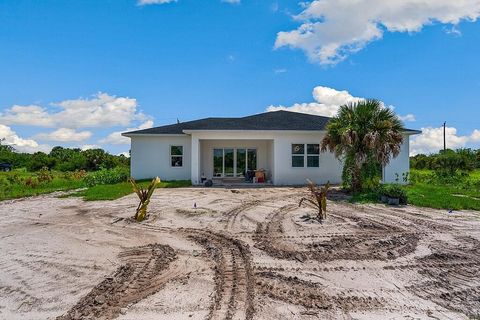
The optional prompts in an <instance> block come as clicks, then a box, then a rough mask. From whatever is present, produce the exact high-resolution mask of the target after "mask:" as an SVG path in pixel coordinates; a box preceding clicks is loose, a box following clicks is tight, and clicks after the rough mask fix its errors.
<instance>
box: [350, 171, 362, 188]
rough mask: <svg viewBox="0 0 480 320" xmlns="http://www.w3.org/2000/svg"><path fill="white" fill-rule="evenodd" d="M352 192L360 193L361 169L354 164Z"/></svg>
mask: <svg viewBox="0 0 480 320" xmlns="http://www.w3.org/2000/svg"><path fill="white" fill-rule="evenodd" d="M352 191H353V192H354V193H357V192H360V191H362V169H361V166H359V165H357V164H355V165H354V167H353V171H352Z"/></svg>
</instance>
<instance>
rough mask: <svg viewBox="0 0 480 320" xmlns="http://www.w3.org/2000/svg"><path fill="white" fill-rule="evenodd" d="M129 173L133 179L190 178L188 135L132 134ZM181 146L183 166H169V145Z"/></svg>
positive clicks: (189, 144) (189, 143)
mask: <svg viewBox="0 0 480 320" xmlns="http://www.w3.org/2000/svg"><path fill="white" fill-rule="evenodd" d="M131 140H132V147H131V150H132V151H131V157H132V158H131V175H132V177H133V178H135V179H148V178H152V177H155V176H159V177H160V179H162V180H190V177H191V171H190V170H191V139H190V136H188V135H185V136H133V137H132V138H131ZM171 145H181V146H183V167H180V168H176V167H171V164H170V162H171V161H170V146H171Z"/></svg>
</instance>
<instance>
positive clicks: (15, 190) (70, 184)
mask: <svg viewBox="0 0 480 320" xmlns="http://www.w3.org/2000/svg"><path fill="white" fill-rule="evenodd" d="M30 177H34V174H32V173H28V172H21V171H13V172H0V201H1V200H8V199H18V198H23V197H32V196H38V195H41V194H46V193H52V192H55V191H68V190H74V189H78V188H81V187H83V182H82V181H81V180H72V179H67V178H66V177H65V176H64V175H63V174H61V173H53V179H52V180H51V181H48V182H41V183H38V185H35V186H29V185H26V184H25V179H28V178H30Z"/></svg>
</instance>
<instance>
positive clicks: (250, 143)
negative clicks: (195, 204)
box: [200, 140, 271, 179]
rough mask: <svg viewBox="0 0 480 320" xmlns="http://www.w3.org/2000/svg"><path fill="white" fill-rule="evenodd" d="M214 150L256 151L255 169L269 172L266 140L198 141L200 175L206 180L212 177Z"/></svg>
mask: <svg viewBox="0 0 480 320" xmlns="http://www.w3.org/2000/svg"><path fill="white" fill-rule="evenodd" d="M215 148H249V149H257V168H258V169H261V168H263V169H266V170H267V171H270V170H271V169H270V166H269V163H268V141H267V140H200V150H201V156H200V168H201V170H200V175H201V174H202V173H204V174H205V176H206V177H207V178H208V179H211V178H212V177H213V149H215Z"/></svg>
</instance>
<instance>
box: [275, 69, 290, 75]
mask: <svg viewBox="0 0 480 320" xmlns="http://www.w3.org/2000/svg"><path fill="white" fill-rule="evenodd" d="M287 71H288V70H287V69H285V68H279V69H273V72H274V73H275V74H281V73H286V72H287Z"/></svg>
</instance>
